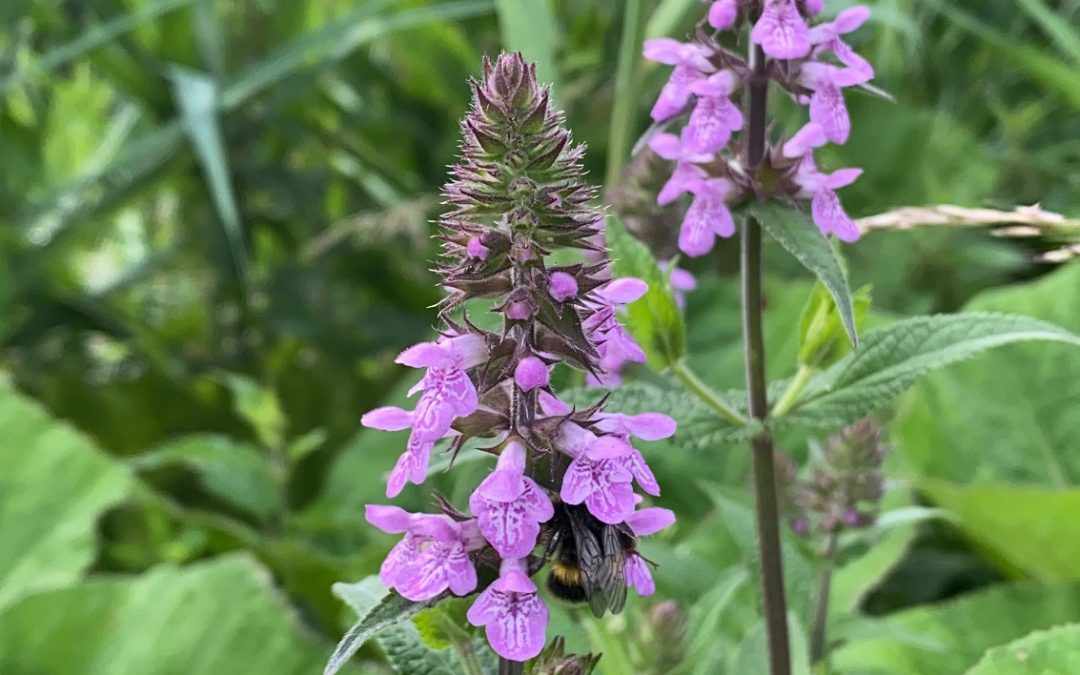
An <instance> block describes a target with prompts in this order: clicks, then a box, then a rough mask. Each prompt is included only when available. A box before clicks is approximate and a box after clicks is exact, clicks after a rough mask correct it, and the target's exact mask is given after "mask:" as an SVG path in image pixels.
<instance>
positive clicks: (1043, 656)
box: [967, 623, 1080, 675]
mask: <svg viewBox="0 0 1080 675" xmlns="http://www.w3.org/2000/svg"><path fill="white" fill-rule="evenodd" d="M1068 673H1080V624H1076V623H1073V624H1069V625H1067V626H1055V627H1054V628H1051V629H1050V630H1043V631H1035V632H1034V633H1031V634H1030V635H1026V636H1024V637H1022V638H1020V639H1019V640H1015V641H1013V642H1010V643H1009V644H1007V645H1005V646H1003V647H995V648H994V649H991V650H990V651H988V652H986V656H984V657H983V658H982V660H981V661H979V662H978V663H977V664H975V667H974V668H972V669H971V670H969V671H967V675H1067V674H1068Z"/></svg>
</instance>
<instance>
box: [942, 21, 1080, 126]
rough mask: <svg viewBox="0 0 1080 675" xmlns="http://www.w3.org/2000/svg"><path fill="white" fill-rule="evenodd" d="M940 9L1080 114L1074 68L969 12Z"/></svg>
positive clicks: (1079, 91)
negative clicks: (1004, 32) (1002, 31)
mask: <svg viewBox="0 0 1080 675" xmlns="http://www.w3.org/2000/svg"><path fill="white" fill-rule="evenodd" d="M937 7H938V9H939V10H940V11H941V13H942V14H944V15H945V16H946V17H948V19H949V20H950V21H952V22H953V23H954V24H955V25H956V26H957V27H959V28H962V29H963V30H965V31H967V32H969V33H971V34H972V35H974V36H975V37H977V38H979V39H980V40H982V41H983V42H984V43H985V44H986V45H987V46H988V47H989V48H990V49H991V50H992V51H994V52H995V53H996V54H997V55H998V56H1000V57H1001V58H1002V59H1003V60H1005V61H1007V62H1009V63H1011V64H1012V65H1014V66H1015V67H1016V68H1019V69H1020V70H1021V71H1023V72H1024V73H1026V74H1027V75H1028V76H1029V77H1031V79H1033V80H1035V81H1037V82H1039V83H1040V84H1042V85H1043V86H1044V87H1046V89H1047V90H1049V91H1053V92H1056V93H1057V94H1058V95H1060V96H1061V97H1062V98H1063V99H1064V100H1065V101H1067V102H1068V103H1069V104H1070V105H1071V106H1073V107H1074V108H1076V109H1078V110H1080V74H1078V73H1077V71H1076V69H1075V68H1074V67H1073V66H1070V65H1068V64H1066V63H1063V62H1061V61H1059V60H1058V59H1055V58H1054V57H1052V56H1048V55H1047V54H1046V53H1045V52H1043V51H1041V50H1039V49H1036V48H1035V47H1032V46H1030V45H1026V44H1021V43H1018V42H1017V41H1016V40H1014V39H1013V38H1011V37H1009V36H1007V35H1005V34H1003V33H1001V32H999V31H998V30H996V29H995V28H993V27H991V26H989V25H987V24H985V23H983V22H982V21H980V20H978V19H976V18H975V17H973V16H971V15H970V14H968V13H967V12H964V11H961V10H959V9H956V8H955V7H952V6H951V5H949V4H947V3H944V2H941V1H940V0H938V2H937Z"/></svg>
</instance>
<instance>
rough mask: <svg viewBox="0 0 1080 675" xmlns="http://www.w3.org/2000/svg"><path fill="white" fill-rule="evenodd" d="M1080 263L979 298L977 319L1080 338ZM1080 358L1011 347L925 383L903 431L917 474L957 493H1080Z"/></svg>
mask: <svg viewBox="0 0 1080 675" xmlns="http://www.w3.org/2000/svg"><path fill="white" fill-rule="evenodd" d="M1078 306H1080V263H1073V264H1071V265H1068V266H1066V267H1064V268H1062V269H1060V270H1058V271H1056V272H1054V273H1053V274H1049V275H1046V276H1044V277H1042V278H1040V279H1038V280H1037V281H1034V282H1028V283H1022V284H1015V285H1013V286H1008V287H1004V288H1000V289H995V290H993V291H990V292H986V293H982V294H980V295H979V296H977V297H976V298H975V299H974V300H972V302H971V303H969V305H968V306H967V309H969V310H980V311H996V312H1013V313H1024V314H1030V315H1032V316H1035V317H1037V318H1039V319H1043V320H1045V321H1050V322H1053V323H1055V324H1058V325H1061V326H1063V327H1065V328H1068V329H1070V330H1072V331H1074V332H1080V312H1077V311H1076V308H1077V307H1078ZM1077 401H1080V358H1078V357H1077V352H1076V350H1075V349H1074V348H1073V347H1072V345H1068V344H1065V345H1062V344H1024V345H1013V346H1009V347H1005V348H1004V349H1002V350H1000V351H995V352H994V353H992V354H988V355H986V356H984V357H982V358H981V359H979V360H978V361H977V362H974V363H967V364H960V365H958V366H955V367H953V368H950V369H949V370H948V371H946V372H944V373H938V374H935V375H932V376H931V377H929V378H926V379H924V380H922V381H921V382H919V384H918V386H916V387H915V388H914V389H913V391H912V392H911V395H909V396H907V397H905V399H904V401H903V405H902V406H901V407H900V414H899V416H898V418H897V420H896V423H895V425H894V433H895V434H896V437H897V439H898V441H899V444H898V445H899V448H900V449H901V450H902V452H903V454H904V458H905V459H907V460H908V462H909V463H910V464H911V466H912V468H913V469H914V470H915V472H916V473H918V474H920V475H923V476H927V477H934V478H941V479H944V480H948V481H951V482H953V483H970V482H977V481H989V482H1024V483H1035V484H1039V485H1050V486H1056V487H1071V486H1080V453H1076V452H1074V451H1073V449H1074V448H1075V444H1076V439H1077V438H1078V437H1080V406H1077V405H1076V402H1077Z"/></svg>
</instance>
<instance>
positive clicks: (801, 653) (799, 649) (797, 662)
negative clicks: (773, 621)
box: [729, 612, 810, 675]
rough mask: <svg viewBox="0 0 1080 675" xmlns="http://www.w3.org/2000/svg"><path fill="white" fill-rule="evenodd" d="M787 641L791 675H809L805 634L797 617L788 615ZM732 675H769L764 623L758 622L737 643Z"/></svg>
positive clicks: (790, 613)
mask: <svg viewBox="0 0 1080 675" xmlns="http://www.w3.org/2000/svg"><path fill="white" fill-rule="evenodd" d="M788 639H789V647H790V650H791V673H792V675H810V662H809V658H808V651H807V646H806V645H807V643H806V632H805V631H803V628H802V624H801V623H800V622H799V617H798V616H796V615H795V614H794V613H793V612H789V613H788ZM729 672H731V673H732V674H733V675H769V672H770V671H769V652H768V638H767V635H766V630H765V622H764V621H759V622H758V623H757V624H756V625H755V626H754V627H753V628H751V629H750V632H749V633H747V634H746V636H745V637H744V638H743V640H742V642H740V643H739V648H738V651H737V652H736V653H735V659H734V664H733V666H732V667H731V669H730V671H729Z"/></svg>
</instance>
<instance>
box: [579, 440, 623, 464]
mask: <svg viewBox="0 0 1080 675" xmlns="http://www.w3.org/2000/svg"><path fill="white" fill-rule="evenodd" d="M631 452H633V448H631V447H630V444H629V443H627V442H626V441H625V440H624V439H622V438H620V437H618V436H601V437H600V438H597V439H596V441H594V442H593V443H591V444H590V445H589V447H588V448H587V449H586V451H585V455H586V456H587V457H588V458H589V459H590V460H592V461H594V462H599V461H600V460H604V459H613V458H615V457H625V456H627V455H629V454H630V453H631Z"/></svg>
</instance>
